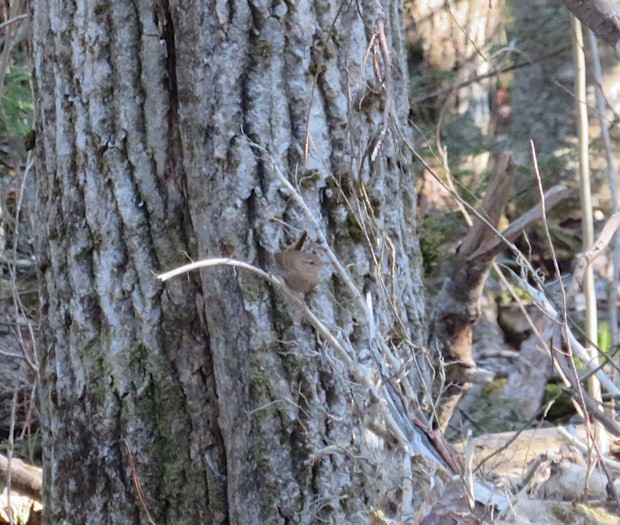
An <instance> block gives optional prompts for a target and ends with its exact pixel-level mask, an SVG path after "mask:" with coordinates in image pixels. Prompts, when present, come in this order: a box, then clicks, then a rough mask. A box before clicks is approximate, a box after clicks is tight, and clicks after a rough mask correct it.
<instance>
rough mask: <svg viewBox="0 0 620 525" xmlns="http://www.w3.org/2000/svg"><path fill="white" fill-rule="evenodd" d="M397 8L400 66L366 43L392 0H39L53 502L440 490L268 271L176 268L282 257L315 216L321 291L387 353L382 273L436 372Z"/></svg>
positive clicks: (92, 504)
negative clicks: (376, 425) (193, 262)
mask: <svg viewBox="0 0 620 525" xmlns="http://www.w3.org/2000/svg"><path fill="white" fill-rule="evenodd" d="M383 8H384V9H385V12H384V16H385V28H386V30H385V33H386V36H387V43H388V46H389V56H390V59H391V68H389V67H388V68H387V69H386V68H384V67H383V66H384V65H385V59H386V57H385V56H382V55H381V49H380V47H378V46H374V44H376V43H377V42H378V39H375V40H373V41H372V44H373V49H372V50H371V53H370V55H369V56H367V48H368V46H369V45H370V44H371V39H372V38H373V34H375V31H376V29H377V27H380V23H381V21H382V18H381V13H382V10H381V8H380V7H379V6H378V5H377V4H375V3H374V2H372V1H365V2H362V3H361V4H357V3H346V2H345V3H344V4H343V3H341V2H336V1H332V2H319V3H318V4H316V3H315V4H312V5H310V4H307V3H295V4H290V3H284V2H281V3H280V2H275V3H271V4H269V5H267V4H264V3H262V2H258V1H255V0H251V1H250V2H248V3H245V2H228V3H226V2H217V3H214V4H206V3H203V2H177V1H173V0H171V1H169V0H161V1H159V2H151V1H149V0H144V1H141V2H137V3H134V2H125V1H120V0H105V1H100V2H96V1H95V2H77V3H76V4H72V3H69V4H67V3H66V2H63V1H60V0H47V1H43V0H35V2H34V13H35V15H34V46H35V73H36V83H35V90H36V99H37V114H36V128H37V192H38V207H37V220H38V238H37V249H38V254H39V264H40V272H41V273H40V275H41V278H42V293H43V299H42V314H43V332H44V334H45V336H44V340H43V341H42V342H41V343H40V344H39V349H40V354H41V355H40V359H41V374H42V378H43V379H42V382H43V384H42V395H43V399H44V407H43V414H44V422H43V424H44V428H45V445H44V446H45V467H44V472H45V474H44V477H45V489H44V504H45V512H46V518H45V520H46V522H47V523H89V524H95V525H96V524H98V523H106V524H110V523H123V524H125V523H128V522H131V523H147V522H148V521H149V520H151V519H152V520H153V521H154V522H155V523H175V524H184V523H187V524H192V525H195V524H197V523H240V524H244V525H245V524H254V523H257V524H258V523H293V522H294V523H316V522H317V521H318V520H325V521H331V522H333V523H345V522H351V523H358V522H364V520H365V519H366V517H367V514H368V512H369V509H370V508H371V507H375V508H377V507H384V508H388V507H389V505H392V507H391V510H392V512H395V510H396V508H395V507H394V505H396V506H397V507H398V509H400V510H402V509H405V508H407V507H408V506H409V507H411V506H415V504H416V500H413V501H412V500H411V494H409V495H408V496H407V495H406V494H405V495H403V494H404V491H403V485H404V484H406V482H404V481H403V479H405V478H406V477H407V476H410V473H409V474H407V472H408V470H407V468H408V467H407V461H406V460H405V461H403V457H402V453H401V452H399V451H398V450H395V449H394V448H393V447H392V448H390V447H388V446H387V445H386V444H385V443H383V442H382V441H381V440H377V439H376V436H375V439H374V442H375V443H376V444H375V445H371V443H372V442H373V440H372V439H371V440H369V439H368V433H367V432H366V431H365V430H364V428H363V425H362V422H363V420H364V418H365V417H367V416H368V414H366V413H365V411H364V409H366V408H368V406H367V405H369V404H370V403H371V401H372V400H371V399H369V398H368V394H367V391H366V390H365V389H364V388H363V387H361V386H359V385H356V384H354V382H352V380H351V378H350V377H349V375H348V374H347V373H346V371H344V372H343V370H342V368H341V366H340V365H339V363H338V362H337V361H336V359H335V358H334V356H333V355H332V353H331V349H330V348H328V346H327V345H326V344H325V343H324V341H323V339H322V338H321V337H318V336H317V334H316V333H315V331H314V330H313V329H312V328H311V327H310V326H308V325H306V324H305V323H304V322H301V321H300V319H299V314H298V312H295V311H294V308H292V307H291V305H289V304H288V303H287V302H286V301H283V300H282V299H281V298H280V297H279V296H278V295H277V294H276V293H274V290H273V289H272V288H271V287H270V286H269V285H268V284H267V283H265V282H263V281H262V280H260V279H258V278H257V277H255V276H254V275H252V274H249V273H246V272H244V271H242V270H237V271H233V270H232V269H230V268H219V269H205V270H202V271H201V273H193V274H189V275H187V276H185V277H183V278H176V279H174V280H171V281H169V282H167V283H165V284H162V283H161V282H160V281H159V280H158V279H157V278H156V274H157V273H159V272H161V271H164V270H168V269H171V268H173V267H175V266H178V265H180V264H183V263H186V262H188V260H189V259H190V258H191V259H197V258H204V257H221V256H225V257H234V258H235V259H240V260H243V261H247V262H250V263H252V264H254V265H256V266H259V267H263V268H265V269H268V270H270V271H271V270H273V269H274V266H273V262H272V256H271V254H272V253H274V252H275V251H278V250H280V249H282V248H283V247H284V246H285V245H286V244H287V243H289V242H290V241H292V240H293V239H295V238H296V237H298V236H299V234H300V233H301V231H302V230H308V232H309V237H310V239H311V240H313V241H315V246H316V251H317V253H318V254H319V255H320V256H321V258H322V259H323V261H324V263H325V268H324V269H323V278H322V280H321V282H320V283H319V286H318V287H317V288H316V289H315V291H313V292H311V294H309V295H308V296H307V298H306V301H307V302H308V303H309V304H310V305H311V307H312V308H313V309H314V310H315V311H316V312H319V313H320V317H321V319H322V321H323V322H324V323H325V324H326V325H327V326H328V327H331V329H332V331H333V332H334V333H335V334H336V335H337V336H338V337H339V339H340V340H344V341H347V342H350V343H351V346H352V347H353V348H354V349H355V351H356V353H357V356H356V359H360V360H362V361H364V362H365V363H370V364H371V365H372V364H373V361H372V359H371V357H370V356H371V354H370V353H369V352H370V350H369V349H370V348H371V346H372V332H371V330H370V329H369V326H368V323H367V320H366V319H365V318H364V315H363V307H362V305H361V303H360V298H361V299H362V302H363V300H364V298H365V296H366V294H367V293H368V294H369V297H370V298H372V305H373V308H374V323H375V330H376V331H378V333H379V334H383V335H384V336H385V340H386V341H387V342H388V343H389V344H390V346H391V348H392V349H393V351H394V353H395V354H396V355H397V356H402V357H403V358H407V357H412V356H413V357H416V358H417V357H421V358H422V359H417V367H416V368H415V370H416V372H415V374H413V376H412V377H413V378H414V381H413V384H414V385H415V388H416V390H417V392H421V391H422V385H421V381H420V379H422V378H426V379H428V377H427V376H428V374H429V365H428V358H427V357H428V356H426V355H425V353H424V351H423V350H422V349H421V347H420V345H422V344H423V342H424V341H425V340H426V335H427V334H426V331H427V328H426V320H425V312H424V302H423V293H422V286H421V278H420V256H419V249H418V242H417V236H416V230H415V228H416V224H415V202H416V197H415V193H414V189H413V180H412V176H411V172H412V170H411V154H410V152H409V151H408V150H407V149H406V148H405V147H404V145H403V143H402V140H401V137H409V135H410V133H409V128H408V125H407V120H406V117H407V114H408V97H407V87H406V82H407V71H406V67H405V65H404V56H403V54H404V52H403V45H404V44H403V34H402V31H401V23H402V19H401V13H400V7H399V3H398V2H396V1H394V0H386V1H385V2H384V3H383ZM373 50H374V51H375V54H374V63H375V65H376V67H375V68H374V69H373ZM386 70H387V71H388V72H390V73H391V75H390V74H389V73H388V74H385V73H381V72H382V71H383V72H385V71H386ZM376 74H381V75H383V77H385V78H384V79H382V80H385V81H384V82H381V81H379V80H378V79H377V77H376ZM386 93H388V96H386ZM390 93H392V95H393V96H390ZM390 98H391V101H390ZM386 105H387V110H386ZM385 115H387V117H388V119H389V129H388V131H387V133H386V134H385V136H384V137H383V136H382V134H381V130H382V129H383V128H382V122H383V118H384V116H385ZM253 143H256V144H258V145H259V146H260V147H261V148H264V151H266V152H267V153H265V152H264V151H263V152H262V151H261V150H259V149H257V147H255V146H253ZM375 153H376V157H375V156H374V154H375ZM276 170H280V171H281V172H282V173H284V174H285V175H286V176H288V178H289V180H290V181H291V182H292V183H293V184H294V185H295V186H296V188H297V189H298V190H299V192H300V194H301V195H302V196H303V199H304V201H305V202H306V204H307V206H308V208H309V211H310V212H311V213H312V215H313V216H314V217H315V218H316V220H317V221H318V226H319V228H318V229H317V228H315V227H314V226H313V224H312V222H311V221H310V220H309V218H308V216H307V215H305V214H304V212H303V210H302V209H301V208H300V206H299V205H298V203H296V201H295V200H294V198H292V196H291V193H290V191H289V190H286V189H285V187H284V186H283V184H282V183H281V181H280V180H279V179H278V177H277V176H276V173H275V171H276ZM322 235H324V236H325V239H326V240H327V244H328V245H329V247H330V248H331V250H333V251H334V252H335V253H336V254H337V255H338V258H339V259H340V261H341V262H342V265H343V267H344V268H345V269H346V271H348V272H349V274H350V275H351V277H352V281H353V283H354V284H355V286H356V287H357V289H358V290H359V291H358V292H357V295H356V293H355V292H353V291H352V289H351V287H349V286H347V283H346V281H345V279H344V278H343V275H344V274H343V273H342V271H341V272H337V271H336V270H335V267H334V265H333V264H332V263H328V257H327V255H326V248H327V246H326V245H325V244H324V243H322V242H318V243H317V242H316V241H317V240H320V239H322V238H323V237H322ZM388 338H389V339H388ZM371 365H369V366H371ZM409 366H411V361H409ZM373 447H374V448H373ZM369 451H371V452H372V453H371V452H369ZM405 459H406V458H405ZM386 461H391V463H385V462H386ZM386 467H389V468H386ZM346 520H348V521H346Z"/></svg>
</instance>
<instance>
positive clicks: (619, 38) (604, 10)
mask: <svg viewBox="0 0 620 525" xmlns="http://www.w3.org/2000/svg"><path fill="white" fill-rule="evenodd" d="M562 4H564V5H565V6H566V7H567V8H568V9H569V10H570V11H571V12H572V13H573V14H574V15H575V16H576V17H577V18H578V19H579V20H581V22H583V23H584V24H585V25H586V26H588V27H589V28H590V29H591V30H592V32H593V33H594V34H595V35H596V36H597V37H598V38H602V39H603V40H604V41H605V42H607V43H608V44H609V45H610V46H611V47H613V48H614V49H615V51H616V55H618V57H619V58H620V5H619V4H618V2H615V1H613V0H587V1H584V0H562Z"/></svg>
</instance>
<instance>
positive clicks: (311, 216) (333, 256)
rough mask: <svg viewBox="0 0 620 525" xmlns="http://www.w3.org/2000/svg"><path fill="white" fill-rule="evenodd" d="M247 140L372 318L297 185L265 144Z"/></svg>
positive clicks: (367, 317) (368, 316)
mask: <svg viewBox="0 0 620 525" xmlns="http://www.w3.org/2000/svg"><path fill="white" fill-rule="evenodd" d="M246 140H247V141H248V143H249V144H250V146H252V147H254V148H256V149H257V150H259V151H260V152H261V153H262V154H263V155H264V156H265V159H266V160H268V161H269V162H270V163H271V165H272V167H273V172H274V174H275V176H276V177H278V180H279V181H280V182H281V183H282V184H283V185H284V186H285V187H286V189H287V190H288V191H289V193H290V195H291V197H292V198H293V200H294V201H295V203H296V204H297V205H298V206H299V207H300V209H301V210H302V211H303V212H304V215H305V216H306V217H307V218H308V221H310V224H311V225H312V227H313V229H314V231H315V233H316V235H317V237H318V239H319V241H320V243H321V246H322V247H323V249H324V250H325V253H327V256H328V257H329V260H330V261H331V263H332V264H333V265H334V268H336V271H337V272H338V275H339V276H340V278H341V279H342V280H343V281H344V283H345V284H346V285H347V288H349V290H350V291H351V292H352V293H353V295H355V298H356V299H357V300H358V303H359V305H360V307H361V309H362V312H364V314H365V315H366V319H370V315H369V313H368V310H367V308H366V301H365V300H364V298H363V297H362V294H361V293H360V292H359V290H358V289H357V287H356V286H355V284H354V283H353V279H351V276H350V275H349V272H347V270H346V269H345V268H344V266H342V264H341V263H340V260H339V259H338V257H336V254H335V253H334V252H333V250H332V249H331V248H330V247H329V243H328V242H327V239H326V238H325V234H324V233H323V230H322V229H321V226H320V225H319V221H317V219H316V218H315V216H314V214H313V213H312V211H311V210H310V208H308V205H307V204H306V202H305V201H304V199H303V197H302V196H301V195H300V194H299V192H298V191H297V190H296V189H295V187H294V186H293V185H292V184H291V182H290V181H289V180H288V179H287V178H286V177H285V176H284V174H283V173H282V172H281V171H280V168H278V166H277V165H276V163H275V162H274V160H273V158H272V157H271V156H270V155H269V152H268V151H267V150H266V149H265V148H264V147H263V146H261V145H260V144H257V143H256V142H254V141H252V140H251V139H250V138H249V137H247V136H246Z"/></svg>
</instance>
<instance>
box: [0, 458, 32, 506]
mask: <svg viewBox="0 0 620 525" xmlns="http://www.w3.org/2000/svg"><path fill="white" fill-rule="evenodd" d="M0 472H2V475H3V477H4V478H5V479H6V478H7V477H8V473H9V458H7V457H6V456H3V455H2V454H0ZM10 473H11V488H12V489H13V490H15V491H16V492H19V493H20V494H23V495H24V496H28V497H29V498H30V499H32V500H34V501H38V502H39V503H40V502H41V480H42V477H43V471H42V469H40V468H39V467H34V466H32V465H28V464H27V463H24V462H23V461H21V460H19V459H15V458H11V462H10Z"/></svg>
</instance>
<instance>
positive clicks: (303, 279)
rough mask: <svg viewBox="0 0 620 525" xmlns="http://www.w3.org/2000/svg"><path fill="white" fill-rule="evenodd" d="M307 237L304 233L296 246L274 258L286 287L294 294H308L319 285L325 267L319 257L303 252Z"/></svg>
mask: <svg viewBox="0 0 620 525" xmlns="http://www.w3.org/2000/svg"><path fill="white" fill-rule="evenodd" d="M307 236H308V235H307V233H306V232H304V233H303V234H302V235H301V237H300V238H299V240H298V241H297V242H296V243H295V244H293V245H292V246H289V247H288V248H287V249H286V250H284V251H282V252H278V253H275V254H274V256H273V257H274V259H275V260H276V263H277V265H278V274H279V275H280V277H282V279H284V282H285V283H286V285H287V286H288V287H289V288H290V289H291V290H293V291H294V292H298V293H302V294H305V293H308V292H309V291H310V290H312V289H313V288H314V287H315V286H316V285H317V283H318V282H319V279H320V278H321V268H322V267H323V262H322V261H321V259H320V258H319V256H318V255H315V254H314V253H306V252H302V251H301V248H302V246H303V245H304V242H305V240H306V237H307Z"/></svg>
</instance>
